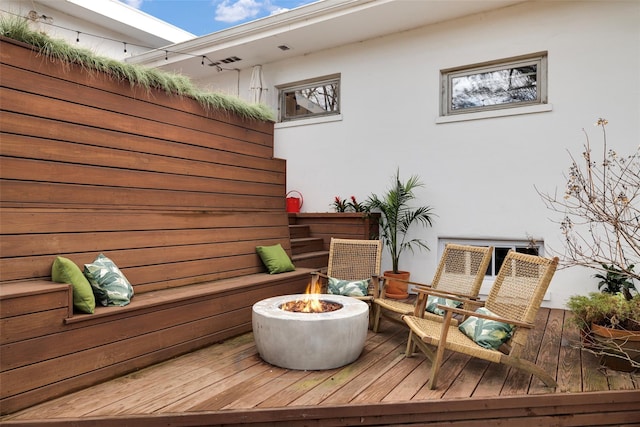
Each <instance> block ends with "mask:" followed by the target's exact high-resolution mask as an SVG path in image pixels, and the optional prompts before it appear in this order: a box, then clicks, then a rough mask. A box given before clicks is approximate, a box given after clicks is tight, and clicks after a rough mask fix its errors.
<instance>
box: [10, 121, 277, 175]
mask: <svg viewBox="0 0 640 427" xmlns="http://www.w3.org/2000/svg"><path fill="white" fill-rule="evenodd" d="M0 129H2V130H3V132H5V133H7V134H13V135H16V136H20V135H24V136H25V137H33V138H34V139H36V140H37V139H44V140H50V141H61V142H64V141H66V142H69V143H76V144H79V147H80V148H81V147H84V146H95V147H103V148H112V149H115V150H123V151H128V152H131V153H147V154H150V155H159V156H168V157H171V158H174V159H175V160H180V159H188V160H195V161H199V162H210V163H219V164H221V165H233V166H244V167H246V168H249V169H263V170H270V169H271V168H272V167H273V166H272V165H273V164H274V163H276V164H278V165H280V169H279V171H280V172H282V173H284V168H283V167H282V163H283V162H282V160H280V159H274V158H272V157H267V158H260V157H256V156H252V155H244V154H238V153H234V152H230V151H224V150H220V149H211V148H209V147H207V146H204V145H202V146H200V145H198V144H194V143H193V142H192V141H187V142H186V143H184V144H182V143H180V142H176V141H170V140H165V139H154V138H148V137H144V136H139V135H132V134H128V133H122V132H117V131H114V130H111V129H105V128H91V127H87V126H83V125H81V124H74V123H67V122H61V121H59V120H53V119H51V118H48V117H34V116H26V115H24V114H19V113H12V112H9V111H5V112H3V114H2V115H0ZM201 139H205V140H207V141H208V140H209V139H210V138H201ZM201 139H199V140H201ZM70 147H73V146H70ZM43 149H46V150H53V148H49V147H48V146H45V147H43ZM5 150H7V151H6V152H7V155H14V156H15V155H17V154H16V152H15V151H8V149H5ZM76 150H77V149H76ZM23 151H24V150H23ZM70 151H74V150H73V149H70ZM18 154H24V153H23V152H19V153H18ZM73 154H75V153H70V155H73ZM152 158H154V159H155V158H156V157H152ZM191 165H192V164H191V163H189V167H191ZM143 166H146V165H144V164H143V163H141V162H139V163H138V168H141V167H143Z"/></svg>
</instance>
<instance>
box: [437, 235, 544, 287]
mask: <svg viewBox="0 0 640 427" xmlns="http://www.w3.org/2000/svg"><path fill="white" fill-rule="evenodd" d="M447 243H457V244H460V245H474V246H493V254H492V255H491V262H490V263H489V267H488V268H487V272H486V273H485V279H493V278H495V276H497V275H498V271H500V267H501V266H502V262H503V261H504V259H505V257H506V256H507V253H508V252H509V251H510V250H514V251H516V252H520V253H525V254H531V255H540V256H544V246H543V243H542V242H540V241H536V240H534V239H528V240H472V239H468V240H465V239H440V241H439V243H438V245H439V253H440V254H442V252H444V245H445V244H447Z"/></svg>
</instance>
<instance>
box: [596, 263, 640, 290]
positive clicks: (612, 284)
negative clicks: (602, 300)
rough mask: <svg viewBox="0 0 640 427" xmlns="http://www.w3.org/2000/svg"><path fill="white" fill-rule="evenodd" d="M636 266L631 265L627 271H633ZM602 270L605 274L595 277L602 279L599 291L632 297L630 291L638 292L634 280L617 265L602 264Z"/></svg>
mask: <svg viewBox="0 0 640 427" xmlns="http://www.w3.org/2000/svg"><path fill="white" fill-rule="evenodd" d="M634 267H635V265H629V266H628V267H627V269H628V270H629V271H633V269H634ZM602 270H603V272H605V274H594V276H593V277H595V278H596V279H600V281H599V282H598V289H599V290H600V291H601V292H606V293H610V294H617V293H619V292H621V293H623V294H625V295H630V292H629V291H630V290H631V289H633V290H634V291H635V290H636V287H635V285H634V284H633V280H632V279H631V278H630V277H629V275H628V274H626V273H625V272H624V271H622V270H621V269H619V268H618V267H616V266H615V265H613V264H612V265H607V264H602Z"/></svg>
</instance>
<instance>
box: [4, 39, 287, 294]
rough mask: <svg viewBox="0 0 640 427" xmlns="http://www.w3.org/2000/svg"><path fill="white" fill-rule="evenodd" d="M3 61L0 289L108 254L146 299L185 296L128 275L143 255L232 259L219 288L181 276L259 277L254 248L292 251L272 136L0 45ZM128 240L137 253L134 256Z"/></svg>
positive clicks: (262, 127)
mask: <svg viewBox="0 0 640 427" xmlns="http://www.w3.org/2000/svg"><path fill="white" fill-rule="evenodd" d="M1 55H2V64H1V68H0V74H1V75H2V88H1V91H2V92H0V96H1V97H2V115H1V116H0V129H1V130H2V134H1V137H2V145H1V148H0V150H1V152H0V185H1V189H2V191H1V194H0V203H1V205H0V207H1V208H2V212H1V217H2V223H1V225H2V230H1V231H2V234H3V236H2V242H1V247H0V254H2V260H0V272H1V273H0V274H1V276H2V277H1V280H2V281H6V280H16V279H25V278H47V277H49V275H50V267H51V262H52V256H55V255H59V254H65V255H68V256H69V257H70V258H72V259H74V260H75V261H76V262H79V263H80V262H90V261H92V259H93V257H94V256H95V254H97V253H99V252H101V251H102V252H106V251H109V252H110V253H111V254H112V255H113V257H114V258H115V260H116V261H119V265H121V267H123V271H124V272H125V274H127V275H131V280H130V281H132V282H134V283H135V284H136V286H139V287H140V289H137V290H140V291H144V290H148V289H153V288H155V287H158V286H165V285H168V284H171V283H174V282H175V284H177V285H181V284H185V280H180V279H178V278H173V277H171V276H170V275H169V274H167V275H166V277H161V278H159V277H153V275H149V274H148V273H141V272H139V269H138V270H137V269H136V268H139V267H141V266H146V265H149V264H155V265H157V264H160V263H161V260H159V259H156V258H153V257H152V256H150V255H149V253H150V250H149V249H148V247H158V246H163V247H165V248H166V250H167V251H169V250H170V251H172V252H175V251H177V252H182V253H183V258H184V259H185V260H194V259H202V260H206V259H217V258H218V257H219V255H220V254H221V253H222V252H224V253H225V254H226V255H227V256H229V257H234V258H233V259H225V260H224V261H220V260H218V262H219V263H220V266H219V267H220V268H219V269H216V271H218V273H217V274H214V275H211V274H208V275H207V274H204V272H201V271H193V276H194V278H195V277H196V276H200V279H201V280H212V279H218V278H224V277H233V276H238V275H243V274H250V273H256V272H259V271H263V270H262V266H261V264H260V262H259V259H258V258H257V256H256V254H255V246H256V244H270V243H274V242H275V241H281V240H282V238H283V237H285V241H283V242H282V243H283V245H284V246H285V247H286V248H287V250H289V249H290V246H288V245H289V244H288V239H286V237H287V235H288V228H287V224H288V219H287V217H286V215H284V194H285V191H284V189H285V162H284V161H283V160H280V159H274V158H273V157H272V155H273V124H272V123H268V122H258V121H244V120H241V119H239V118H237V117H234V116H231V115H229V114H226V113H224V112H215V113H213V112H207V111H204V110H203V109H202V108H201V106H200V105H199V104H197V103H196V102H195V101H192V100H189V99H184V98H179V97H175V96H169V95H166V94H164V93H161V92H158V91H151V92H149V93H147V92H146V91H144V90H142V89H140V88H132V87H130V85H129V84H128V83H127V82H116V81H113V80H111V79H110V78H109V77H107V76H105V75H103V74H99V73H91V72H78V71H82V70H79V67H75V66H71V67H65V66H61V65H60V64H59V63H55V62H52V61H50V60H48V59H46V58H44V57H41V56H38V55H37V54H36V53H34V52H31V51H30V50H28V49H25V48H24V47H20V46H17V45H15V44H13V43H8V42H6V41H3V42H2V51H1ZM158 230H162V233H158ZM134 238H135V239H137V241H138V242H140V243H141V244H143V245H145V246H144V247H141V248H139V250H137V251H135V252H132V251H131V249H132V248H135V247H136V242H135V241H133V239H134ZM167 242H170V243H171V244H168V243H167ZM125 250H126V252H124V251H125ZM196 254H198V255H196ZM161 256H162V255H161ZM162 257H163V258H164V256H162ZM242 257H245V258H250V260H251V262H246V260H244V261H243V260H242ZM174 267H175V266H174ZM207 271H209V272H210V271H211V269H210V268H208V269H207ZM181 277H182V276H181ZM183 279H184V278H183ZM159 281H162V283H163V284H162V285H154V284H153V283H155V282H159ZM187 281H189V280H187Z"/></svg>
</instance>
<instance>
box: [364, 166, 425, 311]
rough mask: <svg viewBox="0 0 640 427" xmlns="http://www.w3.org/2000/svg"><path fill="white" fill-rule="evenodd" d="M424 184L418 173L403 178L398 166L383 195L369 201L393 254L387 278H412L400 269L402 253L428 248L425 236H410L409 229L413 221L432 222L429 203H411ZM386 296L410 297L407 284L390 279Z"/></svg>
mask: <svg viewBox="0 0 640 427" xmlns="http://www.w3.org/2000/svg"><path fill="white" fill-rule="evenodd" d="M423 185H424V184H423V183H422V182H421V181H420V178H419V177H418V176H416V175H413V176H411V177H410V178H409V179H408V180H407V181H405V182H402V181H400V169H398V170H397V171H396V175H395V176H394V177H393V183H392V185H391V187H390V188H389V189H388V190H387V192H386V193H384V194H383V195H382V196H378V195H376V194H372V195H371V196H369V199H368V200H367V202H366V206H367V208H368V209H369V210H370V211H372V212H375V211H379V212H380V236H381V237H382V241H383V243H384V245H385V246H386V248H387V249H388V250H389V254H390V255H391V265H392V269H391V270H390V271H385V272H384V273H383V274H384V275H385V276H387V277H396V278H401V279H404V280H409V276H410V273H409V272H408V271H403V270H400V268H399V265H400V256H401V255H402V253H403V252H404V251H405V250H406V249H408V250H410V251H411V252H414V250H415V249H416V248H417V249H420V250H421V249H427V250H429V247H428V246H427V244H426V243H425V242H424V241H423V240H422V239H416V238H414V239H410V238H408V237H407V233H408V232H409V229H410V228H411V227H412V226H413V225H414V224H417V225H422V226H424V227H427V226H431V225H432V208H431V207H430V206H420V207H414V206H412V203H411V202H413V201H414V200H415V198H416V196H415V194H414V190H415V189H416V188H419V187H422V186H423ZM385 295H386V296H387V297H390V298H398V299H402V298H406V297H408V296H409V294H408V293H407V284H406V283H405V282H394V281H387V287H386V291H385Z"/></svg>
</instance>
